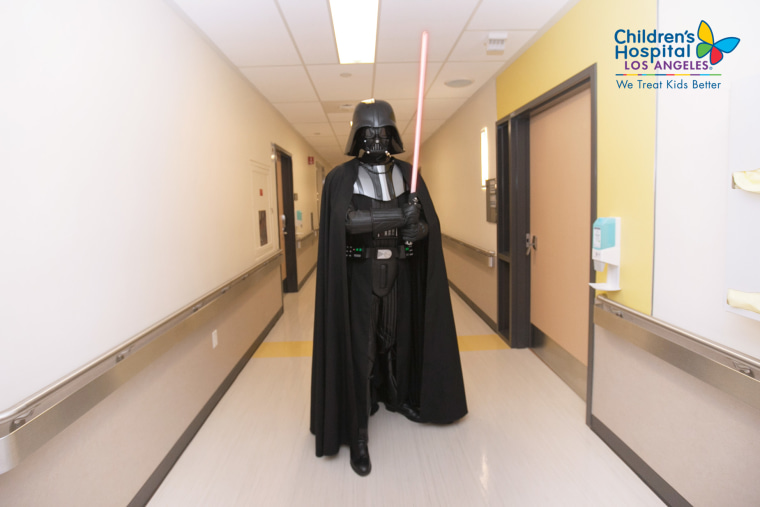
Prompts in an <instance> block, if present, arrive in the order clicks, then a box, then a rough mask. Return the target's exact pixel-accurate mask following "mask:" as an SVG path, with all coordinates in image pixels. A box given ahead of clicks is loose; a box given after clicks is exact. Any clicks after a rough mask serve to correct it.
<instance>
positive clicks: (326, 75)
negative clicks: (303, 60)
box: [307, 64, 373, 102]
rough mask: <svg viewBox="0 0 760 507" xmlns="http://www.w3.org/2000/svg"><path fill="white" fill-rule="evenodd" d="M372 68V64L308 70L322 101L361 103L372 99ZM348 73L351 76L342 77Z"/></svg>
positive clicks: (324, 66) (309, 67)
mask: <svg viewBox="0 0 760 507" xmlns="http://www.w3.org/2000/svg"><path fill="white" fill-rule="evenodd" d="M372 67H373V66H372V65H371V64H356V65H308V66H307V70H308V71H309V75H310V76H311V80H312V82H313V83H314V87H315V88H316V89H317V94H318V95H319V98H320V100H323V101H325V100H345V101H348V102H354V101H355V102H359V101H362V100H365V99H368V98H370V97H371V94H372V72H373V68H372ZM346 73H348V74H351V76H350V77H341V74H346Z"/></svg>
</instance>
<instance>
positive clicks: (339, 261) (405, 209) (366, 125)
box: [310, 100, 467, 476]
mask: <svg viewBox="0 0 760 507" xmlns="http://www.w3.org/2000/svg"><path fill="white" fill-rule="evenodd" d="M401 152H403V144H402V142H401V138H400V136H399V133H398V130H397V128H396V121H395V115H394V113H393V108H392V107H391V106H390V104H388V103H387V102H385V101H380V100H370V101H365V102H362V103H360V104H358V105H357V106H356V109H355V110H354V115H353V122H352V128H351V134H350V136H349V140H348V145H347V146H346V154H347V155H352V156H354V157H355V158H353V159H352V160H350V161H348V162H346V163H344V164H342V165H340V166H338V167H336V168H335V169H333V170H332V171H331V172H330V173H328V175H327V177H326V178H325V184H324V187H323V192H322V204H321V214H320V226H319V227H320V229H319V248H318V258H317V293H316V308H315V315H314V350H313V358H312V384H311V422H310V429H311V432H312V433H313V434H314V435H315V437H316V454H317V456H324V455H334V454H337V453H338V451H339V449H340V446H341V445H344V444H347V445H348V446H349V448H350V451H351V467H352V468H353V469H354V471H355V472H356V473H357V474H359V475H361V476H365V475H367V474H369V473H370V471H371V468H372V465H371V462H370V458H369V449H368V440H369V438H368V433H367V428H368V423H369V417H370V415H371V414H374V413H375V411H377V410H378V407H379V405H378V403H379V402H382V403H383V404H384V405H385V407H386V408H387V409H388V410H390V411H391V412H398V413H400V414H402V415H404V416H405V417H406V418H407V419H410V420H411V421H414V422H420V423H421V422H426V423H436V424H446V423H451V422H453V421H456V420H458V419H460V418H461V417H463V416H464V415H465V414H466V413H467V402H466V399H465V391H464V381H463V379H462V367H461V363H460V359H459V349H458V346H457V335H456V329H455V327H454V316H453V313H452V310H451V299H450V296H449V287H448V279H447V276H446V267H445V265H444V260H443V250H442V248H441V231H440V225H439V222H438V216H437V215H436V213H435V209H434V208H433V203H432V201H431V199H430V194H429V193H428V191H427V187H426V186H425V183H424V182H423V181H422V178H420V179H419V180H418V182H417V189H416V190H417V191H416V195H410V193H409V188H410V183H411V181H410V179H411V173H412V170H411V166H410V165H409V164H408V163H406V162H403V161H399V160H396V159H395V158H393V156H392V155H393V154H396V153H401Z"/></svg>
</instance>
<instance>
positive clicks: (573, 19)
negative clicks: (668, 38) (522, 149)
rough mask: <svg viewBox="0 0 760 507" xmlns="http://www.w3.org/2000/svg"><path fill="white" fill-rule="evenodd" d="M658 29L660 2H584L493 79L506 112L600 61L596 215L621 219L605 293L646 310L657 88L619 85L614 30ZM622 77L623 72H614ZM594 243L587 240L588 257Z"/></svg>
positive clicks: (649, 296) (502, 110) (649, 284)
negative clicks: (614, 270)
mask: <svg viewBox="0 0 760 507" xmlns="http://www.w3.org/2000/svg"><path fill="white" fill-rule="evenodd" d="M656 27H657V2H656V1H654V0H644V1H641V2H630V1H623V0H581V1H580V2H578V4H577V5H576V6H575V7H573V8H572V9H571V10H570V11H569V12H568V13H567V14H566V15H565V16H564V17H563V18H562V19H561V20H559V21H558V22H557V23H556V24H555V25H554V26H553V27H552V28H551V29H550V30H549V31H547V32H546V33H545V34H544V35H543V36H542V37H541V38H540V39H539V40H538V41H537V42H536V43H535V44H534V45H533V46H531V48H530V49H529V50H528V51H526V52H525V53H524V54H523V55H522V56H520V58H519V59H518V60H516V61H515V63H514V64H512V65H510V67H509V68H508V69H506V70H505V71H504V72H503V73H502V74H501V75H500V76H499V77H498V78H497V80H496V94H497V95H496V99H497V112H498V117H499V118H504V117H505V116H507V115H509V114H510V113H511V112H513V111H515V110H516V109H518V108H520V107H521V106H523V105H525V104H527V103H529V102H530V101H531V100H533V99H535V98H536V97H538V96H540V95H541V94H543V93H545V92H547V91H549V90H550V89H552V88H554V87H555V86H557V85H559V84H560V83H562V82H563V81H565V80H566V79H568V78H570V77H571V76H573V75H575V74H577V73H578V72H580V71H581V70H583V69H585V68H587V67H589V66H591V65H593V64H595V63H596V64H597V185H598V187H597V189H598V193H597V215H598V216H619V217H621V218H622V220H621V222H622V225H621V227H622V239H621V248H622V252H621V264H622V266H621V270H620V284H621V287H622V290H621V291H620V292H616V293H609V294H608V296H609V297H610V298H611V299H614V300H616V301H618V302H620V303H622V304H625V305H627V306H629V307H631V308H634V309H636V310H638V311H641V312H644V313H647V314H649V313H651V307H652V262H653V260H652V259H653V247H654V150H655V105H656V103H655V94H654V93H652V92H651V91H649V92H643V91H639V90H636V89H634V90H620V89H618V87H617V85H616V83H615V79H616V77H615V73H621V72H623V69H622V63H621V61H618V60H615V41H614V33H615V30H617V29H619V28H622V29H630V30H632V31H636V30H639V29H647V30H651V29H653V28H656ZM618 79H620V78H618ZM590 250H591V246H590V245H589V255H590Z"/></svg>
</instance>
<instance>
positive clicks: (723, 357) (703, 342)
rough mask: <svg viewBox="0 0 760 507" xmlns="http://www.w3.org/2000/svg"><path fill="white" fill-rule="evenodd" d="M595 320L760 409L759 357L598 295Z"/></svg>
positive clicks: (596, 322)
mask: <svg viewBox="0 0 760 507" xmlns="http://www.w3.org/2000/svg"><path fill="white" fill-rule="evenodd" d="M594 323H595V324H597V325H599V326H601V327H604V328H606V329H609V330H611V331H613V332H615V333H616V335H619V336H620V337H622V338H624V339H626V340H627V341H629V342H631V343H633V344H634V345H636V346H638V347H640V348H642V349H643V350H646V351H647V352H650V353H651V354H654V355H655V356H657V357H659V358H660V359H662V360H664V361H666V362H668V363H670V364H671V365H673V366H675V367H677V368H679V369H681V370H683V371H685V372H686V373H689V374H691V375H692V376H694V377H696V378H698V379H700V380H702V381H703V382H705V383H707V384H710V385H712V386H713V387H716V388H717V389H720V390H722V391H723V392H726V393H728V394H731V395H732V396H734V397H736V398H738V399H739V400H741V401H743V402H745V403H747V404H748V405H750V406H753V407H755V408H758V409H760V360H758V359H757V358H754V357H752V356H749V355H747V354H744V353H742V352H740V351H738V350H734V349H732V348H730V347H727V346H725V345H721V344H720V343H716V342H714V341H712V340H709V339H707V338H704V337H701V336H698V335H696V334H694V333H690V332H689V331H686V330H684V329H681V328H678V327H676V326H673V325H672V324H668V323H667V322H664V321H661V320H659V319H657V318H655V317H652V316H650V315H646V314H643V313H640V312H638V311H636V310H634V309H632V308H629V307H627V306H623V305H621V304H620V303H617V302H615V301H612V300H610V299H608V298H607V297H605V296H597V298H596V301H595V308H594Z"/></svg>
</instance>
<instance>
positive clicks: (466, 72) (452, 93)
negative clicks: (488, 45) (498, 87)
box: [427, 62, 503, 99]
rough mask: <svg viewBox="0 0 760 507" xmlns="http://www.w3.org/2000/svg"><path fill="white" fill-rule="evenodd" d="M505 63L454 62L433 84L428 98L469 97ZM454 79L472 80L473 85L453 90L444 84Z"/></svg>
mask: <svg viewBox="0 0 760 507" xmlns="http://www.w3.org/2000/svg"><path fill="white" fill-rule="evenodd" d="M502 65H503V62H474V63H470V62H453V63H447V64H445V65H444V66H443V69H441V73H440V74H439V75H438V78H437V79H436V80H435V82H434V83H433V86H432V87H431V88H430V91H429V92H428V94H427V97H429V98H431V99H445V98H452V97H460V98H461V97H469V96H470V95H472V94H473V93H474V92H475V91H477V90H478V89H479V88H480V87H481V86H482V85H483V84H484V83H485V82H486V81H487V80H488V79H490V78H491V77H492V76H493V75H494V74H495V73H496V71H498V70H499V68H501V66H502ZM452 79H471V80H472V84H471V85H470V86H467V87H464V88H451V87H448V86H446V85H445V84H444V83H445V82H446V81H449V80H452Z"/></svg>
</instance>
